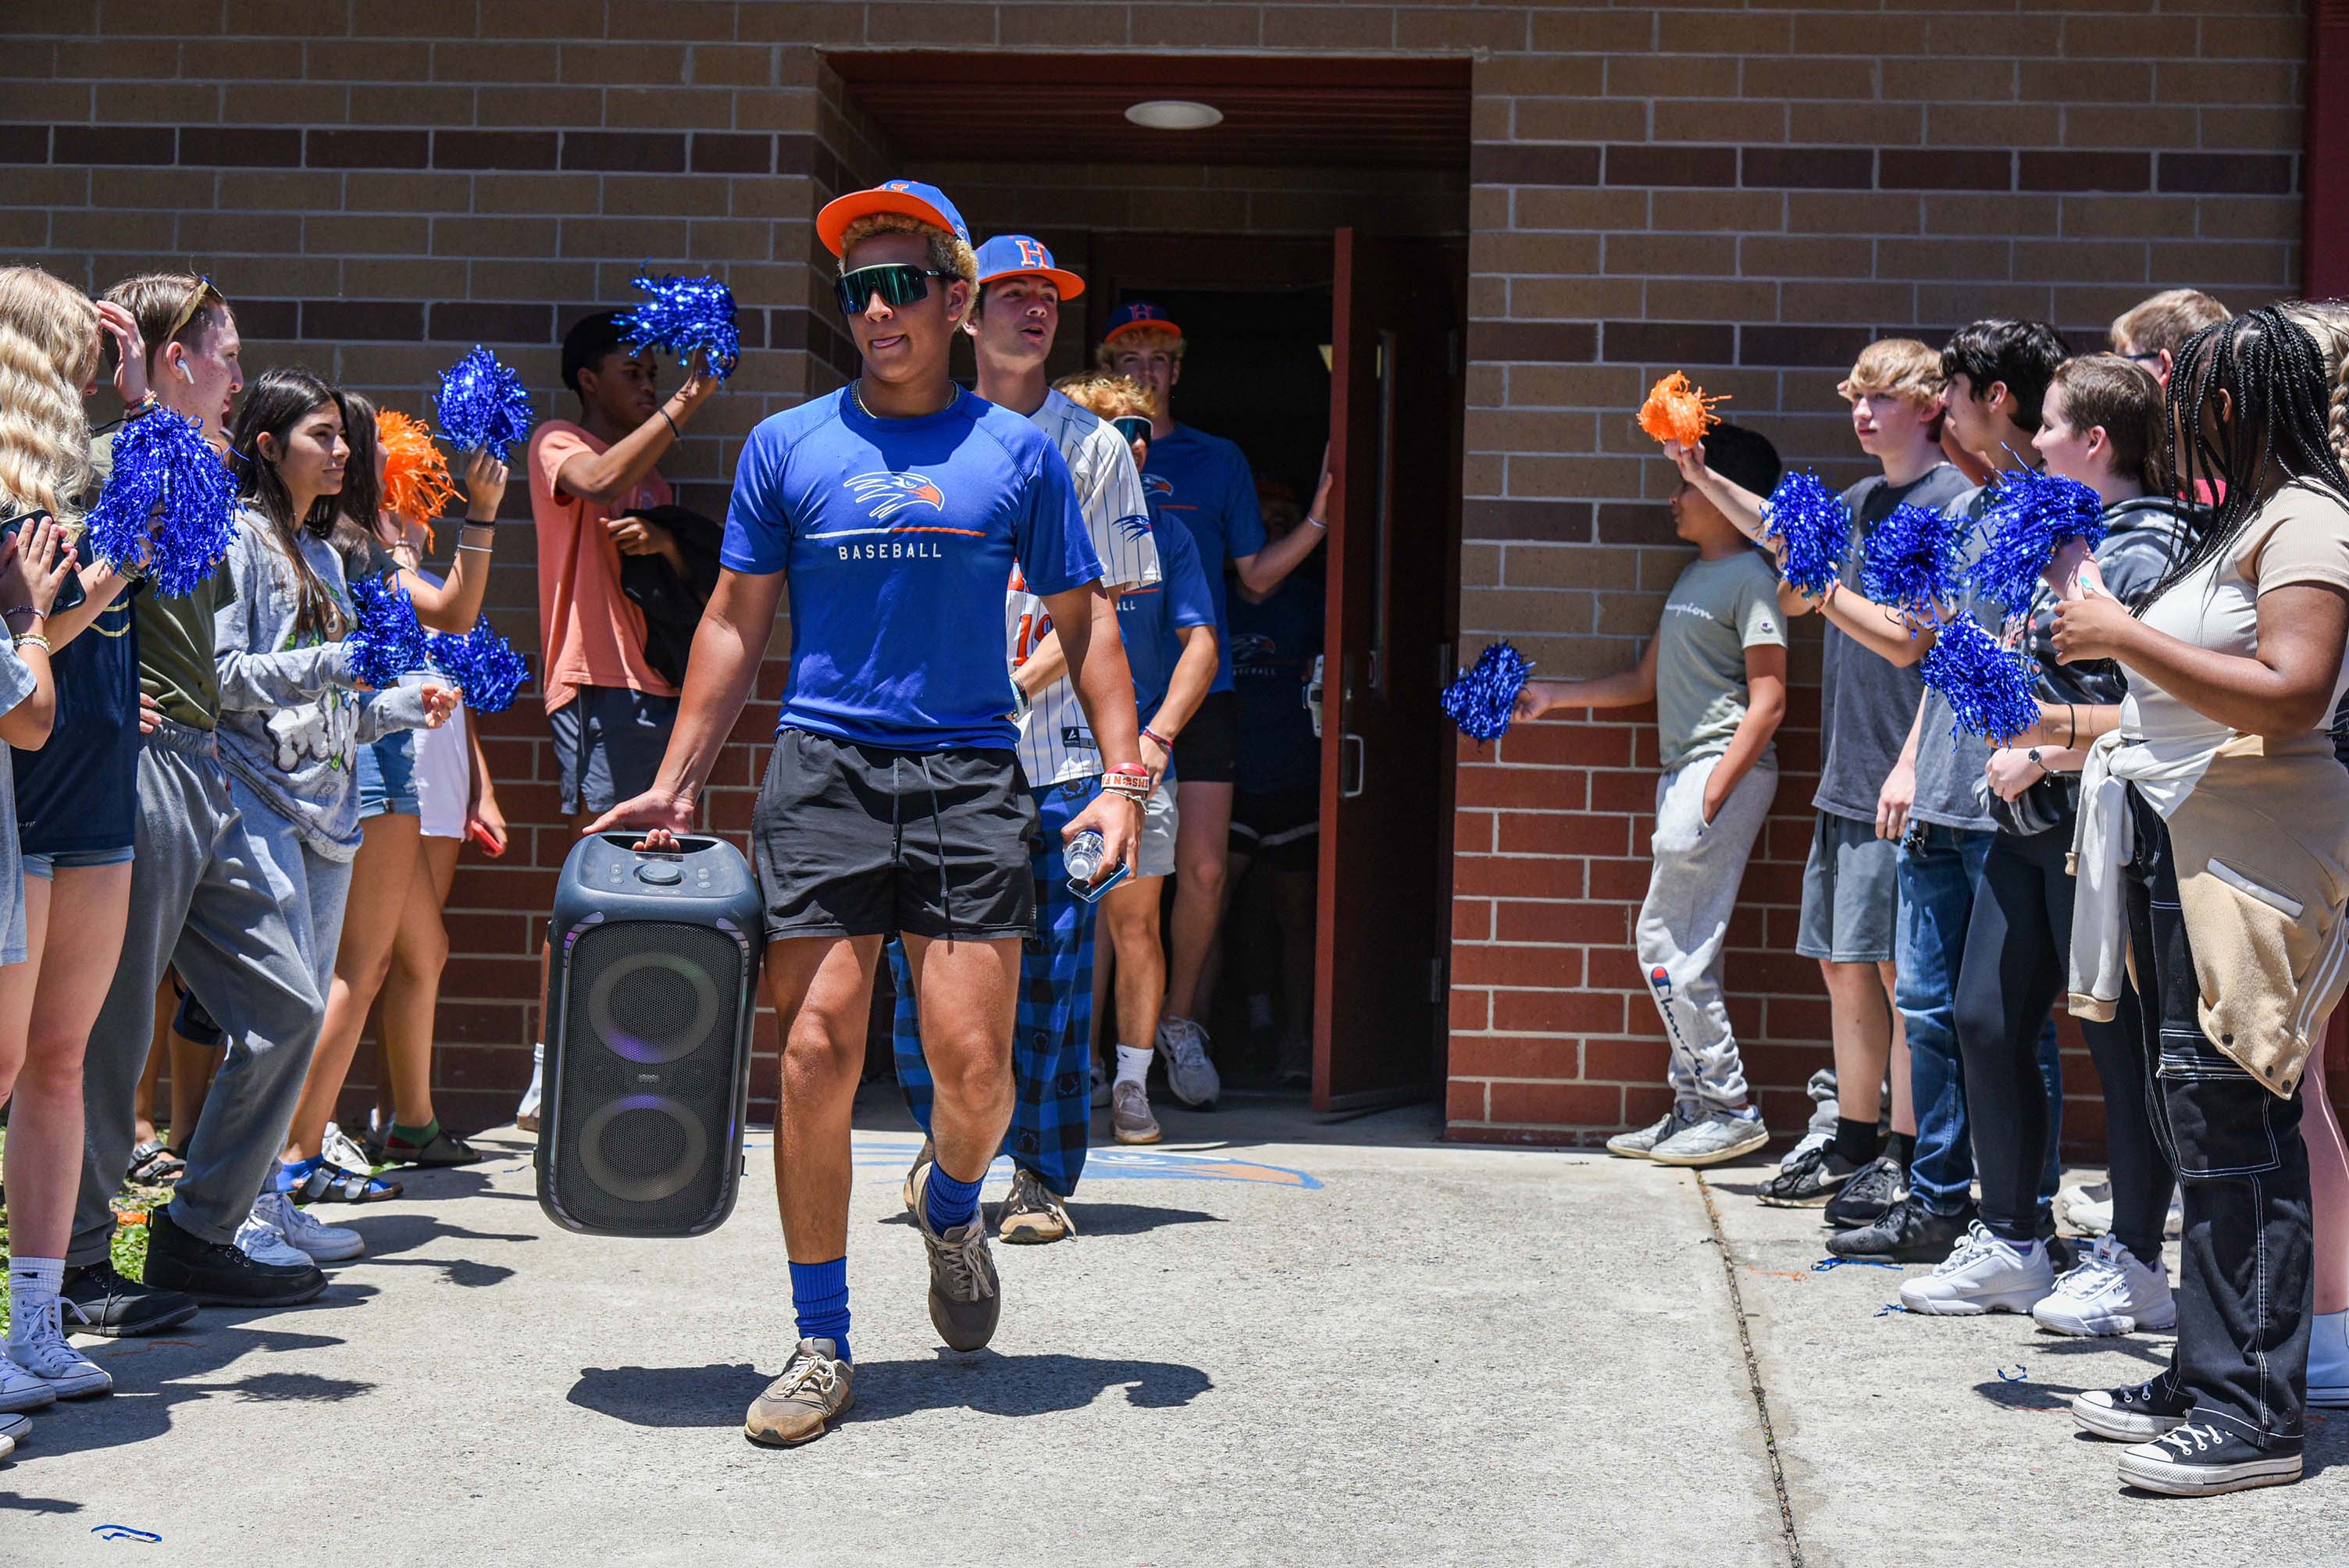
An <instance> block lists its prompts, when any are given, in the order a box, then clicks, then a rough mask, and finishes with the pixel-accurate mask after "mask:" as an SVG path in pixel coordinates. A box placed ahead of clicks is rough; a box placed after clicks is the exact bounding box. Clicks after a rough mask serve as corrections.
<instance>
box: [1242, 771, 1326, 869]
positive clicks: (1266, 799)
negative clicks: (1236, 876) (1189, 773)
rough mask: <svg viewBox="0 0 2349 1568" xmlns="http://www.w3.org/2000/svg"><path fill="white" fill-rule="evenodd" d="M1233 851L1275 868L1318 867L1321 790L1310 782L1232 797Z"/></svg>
mask: <svg viewBox="0 0 2349 1568" xmlns="http://www.w3.org/2000/svg"><path fill="white" fill-rule="evenodd" d="M1231 852H1232V853H1233V854H1236V855H1250V856H1255V857H1257V858H1260V859H1261V860H1262V861H1264V863H1265V864H1266V865H1268V866H1270V867H1271V868H1272V869H1273V870H1275V871H1283V872H1309V871H1312V870H1314V869H1316V868H1317V867H1318V866H1319V863H1320V856H1321V791H1320V790H1319V789H1316V788H1314V787H1312V786H1310V785H1309V786H1307V787H1306V788H1304V789H1270V790H1267V791H1265V792H1264V793H1263V794H1260V795H1235V796H1234V797H1232V832H1231Z"/></svg>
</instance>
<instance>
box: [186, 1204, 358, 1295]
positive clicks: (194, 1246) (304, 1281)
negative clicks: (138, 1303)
mask: <svg viewBox="0 0 2349 1568" xmlns="http://www.w3.org/2000/svg"><path fill="white" fill-rule="evenodd" d="M147 1283H148V1284H154V1285H160V1286H161V1287H162V1288H164V1289H165V1290H175V1291H182V1292H185V1293H186V1294H187V1295H191V1296H193V1297H194V1298H195V1299H196V1300H197V1301H199V1302H202V1304H203V1305H206V1306H298V1305H301V1304H302V1303H304V1302H305V1301H313V1300H316V1298H317V1296H318V1295H320V1294H321V1293H323V1292H324V1291H325V1290H326V1275H325V1274H321V1273H320V1272H319V1271H318V1265H317V1264H314V1263H312V1262H310V1261H309V1259H307V1258H304V1259H303V1260H302V1262H301V1263H299V1264H264V1263H262V1262H259V1261H258V1260H256V1259H254V1258H252V1257H249V1256H247V1255H246V1254H245V1253H243V1251H241V1250H240V1249H238V1248H236V1247H233V1246H231V1245H229V1244H228V1243H222V1242H207V1241H205V1240H203V1239H202V1238H201V1237H199V1236H195V1235H191V1234H190V1233H188V1232H186V1231H183V1230H181V1229H180V1227H179V1226H178V1225H177V1224H175V1223H174V1222H172V1219H171V1210H169V1209H158V1210H156V1211H155V1212H154V1213H152V1214H151V1215H150V1216H149V1218H148V1221H147Z"/></svg>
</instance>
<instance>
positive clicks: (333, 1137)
mask: <svg viewBox="0 0 2349 1568" xmlns="http://www.w3.org/2000/svg"><path fill="white" fill-rule="evenodd" d="M318 1152H319V1153H320V1154H323V1155H325V1156H326V1163H327V1164H329V1165H336V1166H340V1167H341V1168H342V1169H344V1170H346V1171H357V1173H358V1174H360V1175H362V1176H365V1175H368V1174H370V1173H371V1172H372V1171H374V1170H375V1161H374V1160H373V1158H371V1157H370V1156H369V1155H368V1153H367V1150H364V1149H361V1148H360V1147H359V1146H358V1145H357V1143H355V1142H353V1141H352V1140H351V1135H350V1134H349V1133H347V1132H345V1131H344V1130H342V1129H341V1128H340V1127H339V1126H337V1125H336V1124H335V1123H334V1122H331V1121H330V1122H328V1123H326V1135H325V1136H324V1137H322V1138H320V1139H319V1140H318Z"/></svg>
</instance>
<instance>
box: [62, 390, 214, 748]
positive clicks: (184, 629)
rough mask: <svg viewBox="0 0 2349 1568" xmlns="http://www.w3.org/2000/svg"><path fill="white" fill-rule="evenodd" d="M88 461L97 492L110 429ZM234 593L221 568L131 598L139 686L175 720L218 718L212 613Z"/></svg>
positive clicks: (110, 451) (197, 724) (198, 722)
mask: <svg viewBox="0 0 2349 1568" xmlns="http://www.w3.org/2000/svg"><path fill="white" fill-rule="evenodd" d="M89 461H90V468H91V469H92V470H93V473H92V476H91V480H90V486H91V489H90V493H91V494H93V495H95V494H96V493H97V492H98V490H99V489H100V488H102V487H103V486H104V485H105V483H106V479H107V475H109V473H111V472H112V471H113V469H114V436H113V433H112V432H111V431H109V432H108V433H107V434H106V435H103V436H100V437H98V438H97V439H96V440H94V441H92V442H91V443H90V449H89ZM235 597H236V588H235V585H234V584H233V583H231V582H230V581H229V575H228V573H226V572H225V571H222V570H219V569H215V570H214V571H213V573H212V575H211V576H209V577H207V578H205V579H204V580H203V581H202V583H197V584H196V586H195V587H194V589H192V590H191V592H189V593H181V594H178V595H176V596H174V597H171V598H166V597H164V596H163V595H161V594H160V593H157V592H156V591H155V585H154V584H153V583H140V584H139V587H138V589H137V591H136V592H134V593H132V594H131V596H130V617H131V620H132V622H133V623H134V624H136V625H137V627H138V631H139V689H140V690H141V691H143V692H145V693H146V694H147V695H148V696H151V697H153V698H154V699H155V702H156V705H157V706H158V707H160V708H161V709H162V710H163V717H166V718H168V719H170V720H171V721H172V722H173V723H174V724H184V725H186V726H187V727H189V728H191V729H210V728H212V724H213V721H214V720H215V719H217V718H218V717H220V670H219V668H218V666H217V665H214V664H213V663H212V614H213V613H214V612H215V611H217V610H218V609H219V608H220V607H221V606H222V605H223V604H225V603H229V602H230V601H231V600H233V598H235Z"/></svg>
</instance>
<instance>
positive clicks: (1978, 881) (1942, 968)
mask: <svg viewBox="0 0 2349 1568" xmlns="http://www.w3.org/2000/svg"><path fill="white" fill-rule="evenodd" d="M1993 836H1994V835H1992V834H1991V833H1988V832H1972V831H1969V830H1965V829H1961V828H1944V827H1941V826H1940V825H1939V824H1937V823H1918V824H1912V825H1911V827H1910V829H1909V836H1908V837H1907V838H1906V839H1904V840H1902V841H1901V844H1900V860H1899V872H1900V920H1899V959H1898V960H1897V963H1898V965H1899V970H1898V974H1897V975H1896V977H1895V979H1894V981H1893V985H1892V999H1893V1003H1894V1005H1895V1006H1898V1007H1899V1009H1900V1021H1901V1024H1902V1026H1903V1027H1904V1028H1905V1029H1906V1031H1907V1034H1908V1038H1909V1092H1910V1097H1911V1099H1912V1101H1913V1103H1914V1104H1915V1106H1916V1110H1917V1152H1916V1154H1915V1156H1914V1158H1913V1159H1912V1161H1910V1163H1909V1193H1910V1194H1911V1195H1912V1196H1914V1197H1915V1198H1916V1199H1917V1201H1918V1202H1920V1203H1922V1204H1924V1205H1925V1206H1926V1207H1927V1208H1929V1209H1930V1210H1932V1211H1933V1212H1935V1213H1937V1214H1954V1213H1957V1212H1959V1211H1960V1210H1961V1209H1963V1208H1964V1207H1965V1206H1966V1202H1967V1199H1968V1193H1969V1192H1970V1191H1971V1188H1972V1186H1973V1180H1974V1153H1973V1145H1972V1143H1971V1134H1970V1133H1969V1131H1968V1129H1967V1126H1966V1074H1965V1067H1964V1062H1963V1058H1962V1057H1961V1056H1960V1054H1959V1051H1958V1031H1957V995H1958V970H1959V967H1960V965H1961V964H1962V963H1963V962H1964V959H1965V954H1966V926H1967V924H1968V923H1970V922H1971V920H1972V918H1973V909H1974V894H1975V893H1976V892H1978V891H1979V890H1980V889H1981V887H1982V865H1983V862H1985V861H1988V860H1989V859H1990V846H1991V841H1992V837H1993ZM2039 1067H2040V1071H2041V1073H2042V1075H2043V1076H2044V1077H2045V1078H2046V1079H2047V1081H2048V1083H2049V1085H2050V1086H2051V1087H2050V1093H2051V1094H2052V1095H2054V1096H2055V1097H2056V1098H2057V1099H2058V1101H2059V1103H2060V1097H2061V1090H2060V1089H2057V1088H2054V1087H2053V1086H2054V1085H2056V1084H2058V1083H2060V1082H2061V1078H2060V1076H2059V1072H2060V1069H2059V1068H2057V1065H2056V1046H2055V1020H2054V1018H2052V1017H2051V1018H2049V1019H2048V1020H2047V1022H2046V1023H2045V1025H2044V1026H2042V1027H2041V1029H2040V1032H2039ZM2055 1150H2056V1140H2055V1139H2054V1138H2053V1137H2051V1138H2049V1140H2047V1169H2046V1171H2045V1172H2044V1174H2043V1175H2042V1177H2041V1193H2040V1197H2041V1201H2042V1202H2053V1201H2054V1195H2055V1181H2056V1178H2057V1175H2058V1174H2059V1172H2060V1171H2061V1167H2060V1166H2059V1164H2058V1163H2057V1161H2056V1155H2055Z"/></svg>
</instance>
